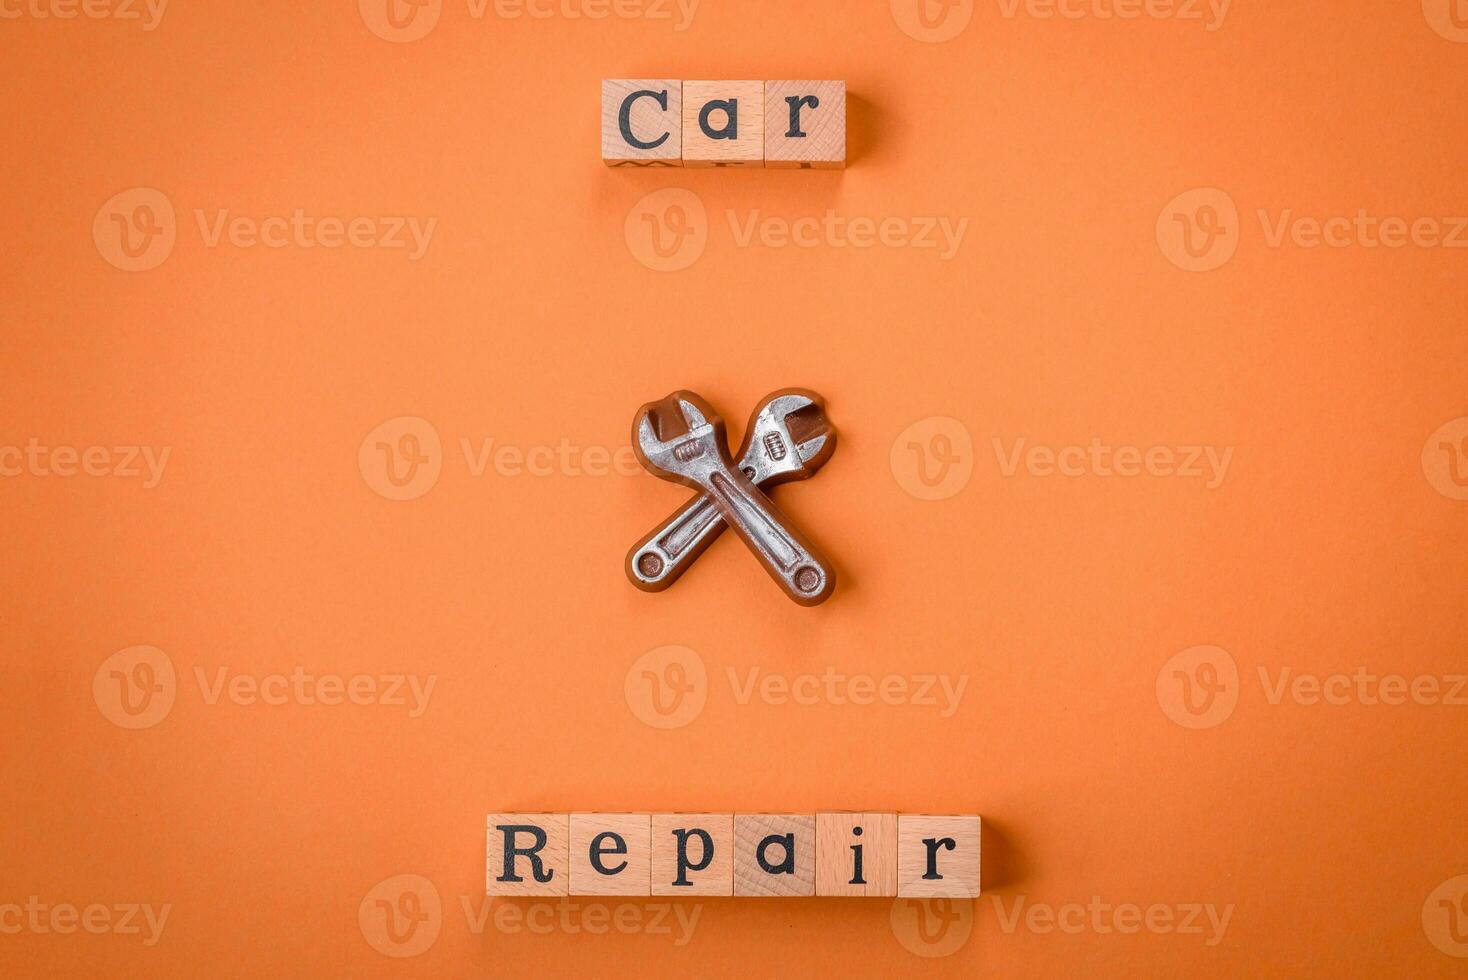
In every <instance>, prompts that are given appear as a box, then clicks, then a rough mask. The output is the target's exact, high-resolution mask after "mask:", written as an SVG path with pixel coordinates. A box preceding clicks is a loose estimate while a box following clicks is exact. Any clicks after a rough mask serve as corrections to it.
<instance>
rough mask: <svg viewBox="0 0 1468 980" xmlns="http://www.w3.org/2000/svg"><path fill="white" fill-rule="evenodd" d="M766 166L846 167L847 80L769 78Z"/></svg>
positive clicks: (766, 113) (767, 85)
mask: <svg viewBox="0 0 1468 980" xmlns="http://www.w3.org/2000/svg"><path fill="white" fill-rule="evenodd" d="M765 166H766V167H775V168H784V169H795V168H800V169H803V170H839V169H841V168H842V167H844V166H846V83H845V82H802V81H774V82H765Z"/></svg>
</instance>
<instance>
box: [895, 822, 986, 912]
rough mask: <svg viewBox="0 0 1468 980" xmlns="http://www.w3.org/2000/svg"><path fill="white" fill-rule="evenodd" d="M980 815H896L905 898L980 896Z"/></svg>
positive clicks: (900, 883)
mask: <svg viewBox="0 0 1468 980" xmlns="http://www.w3.org/2000/svg"><path fill="white" fill-rule="evenodd" d="M980 827H981V823H980V820H979V818H978V817H930V816H919V815H917V814H907V813H904V814H902V815H901V816H899V817H898V818H897V894H898V895H899V896H900V897H902V898H978V897H979V841H980Z"/></svg>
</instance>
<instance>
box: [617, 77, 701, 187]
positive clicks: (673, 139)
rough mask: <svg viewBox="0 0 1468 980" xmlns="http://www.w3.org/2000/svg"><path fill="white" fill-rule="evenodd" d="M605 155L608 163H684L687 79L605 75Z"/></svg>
mask: <svg viewBox="0 0 1468 980" xmlns="http://www.w3.org/2000/svg"><path fill="white" fill-rule="evenodd" d="M601 158H602V162H603V163H605V164H606V165H607V166H609V167H681V166H683V83H682V82H680V81H676V80H672V79H666V78H608V79H604V80H603V81H602V83H601Z"/></svg>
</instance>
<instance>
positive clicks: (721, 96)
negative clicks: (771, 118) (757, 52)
mask: <svg viewBox="0 0 1468 980" xmlns="http://www.w3.org/2000/svg"><path fill="white" fill-rule="evenodd" d="M764 165H765V83H764V82H684V83H683V166H685V167H763V166H764Z"/></svg>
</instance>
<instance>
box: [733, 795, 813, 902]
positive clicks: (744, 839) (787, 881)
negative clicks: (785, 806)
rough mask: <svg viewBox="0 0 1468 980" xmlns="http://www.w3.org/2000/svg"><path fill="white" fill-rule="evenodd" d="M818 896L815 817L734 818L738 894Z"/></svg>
mask: <svg viewBox="0 0 1468 980" xmlns="http://www.w3.org/2000/svg"><path fill="white" fill-rule="evenodd" d="M815 893H816V818H815V815H814V814H810V813H736V814H735V815H734V894H735V895H744V896H758V897H760V898H795V897H801V896H806V895H814V894H815Z"/></svg>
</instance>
